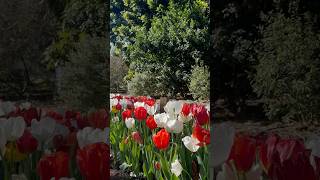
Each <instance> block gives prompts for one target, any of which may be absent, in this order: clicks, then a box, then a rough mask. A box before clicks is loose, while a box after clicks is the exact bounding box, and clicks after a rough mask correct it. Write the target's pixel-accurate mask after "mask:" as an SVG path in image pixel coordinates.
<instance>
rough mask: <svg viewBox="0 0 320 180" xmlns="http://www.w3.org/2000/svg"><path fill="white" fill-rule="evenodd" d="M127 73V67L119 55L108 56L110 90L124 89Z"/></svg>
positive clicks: (125, 87)
mask: <svg viewBox="0 0 320 180" xmlns="http://www.w3.org/2000/svg"><path fill="white" fill-rule="evenodd" d="M127 73H128V67H127V66H126V64H125V63H124V61H123V60H122V58H121V57H116V56H111V58H110V91H111V92H119V90H126V89H127V84H126V82H125V79H124V78H125V76H126V75H127Z"/></svg>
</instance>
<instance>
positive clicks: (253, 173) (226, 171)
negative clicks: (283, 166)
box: [217, 163, 263, 180]
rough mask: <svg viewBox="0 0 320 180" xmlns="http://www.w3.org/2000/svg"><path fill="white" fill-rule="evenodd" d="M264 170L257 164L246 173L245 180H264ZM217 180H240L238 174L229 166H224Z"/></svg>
mask: <svg viewBox="0 0 320 180" xmlns="http://www.w3.org/2000/svg"><path fill="white" fill-rule="evenodd" d="M261 175H262V169H261V168H260V165H259V164H257V165H255V166H253V167H252V168H251V169H250V170H249V171H248V172H246V173H245V179H247V180H262V179H263V178H262V176H261ZM217 180H238V178H237V172H236V171H235V170H234V169H233V168H231V167H230V166H229V165H228V164H226V163H224V164H223V165H222V171H220V172H219V173H218V175H217Z"/></svg>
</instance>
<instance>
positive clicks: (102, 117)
mask: <svg viewBox="0 0 320 180" xmlns="http://www.w3.org/2000/svg"><path fill="white" fill-rule="evenodd" d="M88 121H89V123H90V125H91V126H92V127H94V128H100V129H104V128H106V127H108V113H107V112H106V110H105V109H100V110H98V111H96V112H91V113H90V114H89V116H88Z"/></svg>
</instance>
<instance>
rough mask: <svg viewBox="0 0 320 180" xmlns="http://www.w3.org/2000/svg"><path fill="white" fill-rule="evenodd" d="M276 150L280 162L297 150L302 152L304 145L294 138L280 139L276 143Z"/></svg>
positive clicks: (294, 153) (296, 152)
mask: <svg viewBox="0 0 320 180" xmlns="http://www.w3.org/2000/svg"><path fill="white" fill-rule="evenodd" d="M276 150H277V152H278V153H279V158H280V162H281V163H283V162H284V161H285V160H288V159H290V158H292V157H293V156H296V155H297V154H298V153H299V152H304V151H305V147H304V145H303V143H302V142H300V141H298V140H295V139H281V140H279V141H278V143H277V145H276Z"/></svg>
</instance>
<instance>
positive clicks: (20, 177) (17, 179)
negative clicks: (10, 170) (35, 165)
mask: <svg viewBox="0 0 320 180" xmlns="http://www.w3.org/2000/svg"><path fill="white" fill-rule="evenodd" d="M11 180H28V178H27V177H26V175H24V174H12V175H11Z"/></svg>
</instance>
